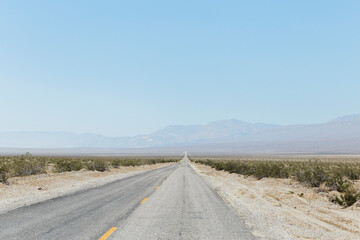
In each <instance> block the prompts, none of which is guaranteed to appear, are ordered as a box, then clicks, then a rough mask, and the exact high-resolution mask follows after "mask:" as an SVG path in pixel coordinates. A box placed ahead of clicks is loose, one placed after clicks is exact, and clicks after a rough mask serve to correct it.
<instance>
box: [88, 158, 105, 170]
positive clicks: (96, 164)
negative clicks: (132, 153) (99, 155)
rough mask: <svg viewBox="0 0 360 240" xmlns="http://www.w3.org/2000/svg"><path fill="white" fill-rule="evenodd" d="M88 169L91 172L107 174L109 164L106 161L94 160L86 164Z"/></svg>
mask: <svg viewBox="0 0 360 240" xmlns="http://www.w3.org/2000/svg"><path fill="white" fill-rule="evenodd" d="M86 168H87V169H88V170H90V171H99V172H105V171H106V170H108V162H107V161H106V160H104V159H94V160H91V161H89V162H87V163H86Z"/></svg>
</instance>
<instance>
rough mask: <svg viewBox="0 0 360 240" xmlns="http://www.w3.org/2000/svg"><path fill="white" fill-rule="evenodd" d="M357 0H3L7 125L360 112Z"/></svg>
mask: <svg viewBox="0 0 360 240" xmlns="http://www.w3.org/2000/svg"><path fill="white" fill-rule="evenodd" d="M359 13H360V1H357V0H356V1H330V0H323V1H320V0H319V1H314V0H309V1H288V0H286V1H265V0H264V1H259V0H258V1H254V0H249V1H238V0H237V1H209V0H206V1H168V0H164V1H148V0H144V1H135V0H134V1H90V0H84V1H73V0H69V1H47V0H44V1H36V0H34V1H28V0H25V1H18V0H3V1H0V111H1V112H0V131H68V132H75V133H98V134H103V135H108V136H126V135H136V134H140V133H150V132H152V131H154V130H157V129H160V128H163V127H165V126H167V125H170V124H184V125H187V124H203V123H207V122H210V121H214V120H220V119H234V118H235V119H240V120H243V121H248V122H266V123H276V124H296V123H315V122H323V121H327V120H331V119H333V118H336V117H338V116H342V115H348V114H358V113H360V14H359Z"/></svg>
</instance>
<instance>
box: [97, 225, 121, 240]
mask: <svg viewBox="0 0 360 240" xmlns="http://www.w3.org/2000/svg"><path fill="white" fill-rule="evenodd" d="M116 229H117V227H113V228H110V230H109V231H107V232H106V233H105V234H104V235H103V236H102V237H101V238H99V240H105V239H107V238H108V237H109V236H110V235H111V234H112V233H113V232H114V231H115V230H116Z"/></svg>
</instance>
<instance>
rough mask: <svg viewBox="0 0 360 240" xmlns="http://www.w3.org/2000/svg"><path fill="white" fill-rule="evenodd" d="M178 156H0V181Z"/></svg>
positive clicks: (140, 162) (97, 168) (150, 161)
mask: <svg viewBox="0 0 360 240" xmlns="http://www.w3.org/2000/svg"><path fill="white" fill-rule="evenodd" d="M179 160H180V157H63V156H61V157H60V156H33V155H31V154H29V153H27V154H25V155H21V156H0V182H1V183H5V184H6V183H8V178H10V177H20V176H30V175H36V174H41V173H47V172H58V173H60V172H71V171H80V170H82V169H86V170H90V171H99V172H104V171H106V170H108V169H110V168H120V167H124V166H140V165H150V164H156V163H169V162H178V161H179Z"/></svg>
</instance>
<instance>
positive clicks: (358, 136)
mask: <svg viewBox="0 0 360 240" xmlns="http://www.w3.org/2000/svg"><path fill="white" fill-rule="evenodd" d="M0 147H1V148H116V149H121V148H123V149H124V148H129V149H131V148H137V149H139V148H158V149H160V148H161V149H177V150H185V149H188V150H192V151H194V152H196V151H197V152H219V153H221V152H233V153H280V152H281V153H289V152H292V153H294V152H299V153H304V152H306V153H360V115H352V116H344V117H340V118H337V119H334V120H332V121H329V122H326V123H321V124H306V125H289V126H280V125H270V124H264V123H247V122H243V121H239V120H222V121H215V122H211V123H209V124H206V125H190V126H181V125H178V126H168V127H166V128H164V129H161V130H158V131H156V132H154V133H152V134H148V135H139V136H135V137H106V136H101V135H95V134H73V133H58V132H18V133H14V132H9V133H0Z"/></svg>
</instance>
